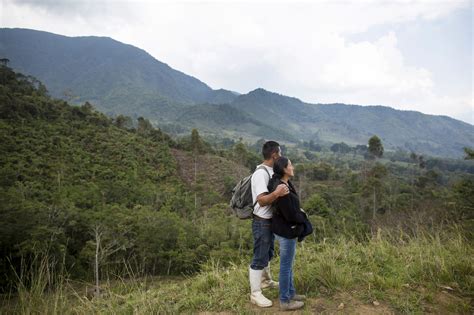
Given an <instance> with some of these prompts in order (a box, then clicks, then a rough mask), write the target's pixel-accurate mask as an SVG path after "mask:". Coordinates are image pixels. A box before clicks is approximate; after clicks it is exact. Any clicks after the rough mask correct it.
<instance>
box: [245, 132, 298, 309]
mask: <svg viewBox="0 0 474 315" xmlns="http://www.w3.org/2000/svg"><path fill="white" fill-rule="evenodd" d="M262 155H263V159H264V161H263V163H262V164H260V165H258V166H257V170H256V171H255V172H254V173H253V175H252V179H251V186H252V199H253V203H254V204H255V207H254V211H253V221H252V234H253V241H254V244H253V245H254V247H253V259H252V263H251V265H250V268H249V281H250V291H251V293H250V301H251V302H252V303H253V304H256V305H258V306H260V307H270V306H272V301H270V300H269V299H267V298H266V297H265V296H264V295H263V294H262V279H264V282H263V284H265V285H266V286H270V287H273V288H278V282H275V281H273V280H272V279H271V275H270V265H269V262H270V260H271V259H272V257H273V252H274V240H275V237H274V235H273V233H272V231H271V225H272V224H271V218H272V209H271V204H272V203H273V201H275V200H276V199H277V198H278V197H280V196H284V195H286V194H288V193H289V190H288V187H287V186H286V185H283V184H281V185H279V186H278V187H277V188H276V189H275V191H273V192H272V193H268V182H269V180H270V178H271V176H272V175H273V163H274V161H275V160H276V159H278V158H279V157H280V156H281V149H280V145H279V144H278V143H277V142H275V141H267V142H265V144H264V145H263V147H262Z"/></svg>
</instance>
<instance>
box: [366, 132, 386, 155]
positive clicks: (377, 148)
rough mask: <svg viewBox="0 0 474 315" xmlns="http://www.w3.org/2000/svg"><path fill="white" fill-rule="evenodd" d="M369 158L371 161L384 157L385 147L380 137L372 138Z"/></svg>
mask: <svg viewBox="0 0 474 315" xmlns="http://www.w3.org/2000/svg"><path fill="white" fill-rule="evenodd" d="M368 152H369V158H370V159H376V158H381V157H382V155H383V145H382V141H381V140H380V138H379V137H377V136H375V135H374V136H372V137H371V138H370V139H369V149H368Z"/></svg>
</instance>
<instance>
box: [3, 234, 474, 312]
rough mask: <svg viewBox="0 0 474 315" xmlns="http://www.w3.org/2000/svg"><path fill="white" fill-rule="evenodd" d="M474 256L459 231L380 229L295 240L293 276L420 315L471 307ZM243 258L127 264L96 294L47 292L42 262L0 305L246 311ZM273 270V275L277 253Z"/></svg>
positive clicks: (302, 288) (64, 285) (318, 290)
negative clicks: (172, 273)
mask: <svg viewBox="0 0 474 315" xmlns="http://www.w3.org/2000/svg"><path fill="white" fill-rule="evenodd" d="M473 257H474V248H473V245H472V244H471V243H470V242H469V241H468V240H467V239H466V238H465V237H464V236H463V234H462V232H461V231H459V230H457V229H450V230H449V231H448V230H446V229H444V230H439V231H429V232H428V231H425V230H422V229H421V228H420V230H419V231H417V233H416V235H408V234H406V233H404V232H403V231H402V230H398V231H397V230H391V231H388V230H380V229H379V230H378V232H377V233H375V234H374V235H370V236H367V238H366V240H364V241H358V240H355V239H348V238H344V237H341V238H336V239H331V240H325V241H323V242H320V243H315V242H312V241H309V240H308V241H306V242H304V243H300V244H299V245H298V249H297V258H296V263H295V282H296V287H297V290H298V291H299V292H300V293H305V294H307V295H308V296H309V297H310V298H316V297H318V298H320V297H324V298H326V299H331V298H332V297H334V296H336V295H337V294H339V293H349V294H350V295H351V296H353V297H355V298H356V299H358V300H360V301H362V302H365V303H372V302H373V301H375V300H377V301H382V302H383V303H385V304H386V305H388V307H389V308H390V309H392V310H393V311H396V312H400V313H422V312H425V311H427V310H428V309H429V307H432V308H434V309H442V310H448V311H449V312H451V313H461V314H462V313H471V312H472V311H473V309H472V305H470V304H469V303H470V302H469V301H470V299H471V301H472V297H473V293H474V266H473ZM248 259H250V257H249V258H248ZM248 259H245V260H242V261H238V262H235V264H233V265H231V266H230V267H229V266H228V265H226V266H227V267H223V266H222V265H221V264H220V263H219V261H216V260H212V261H209V262H207V263H206V264H205V265H203V267H202V271H201V272H200V273H199V274H197V275H195V276H192V277H183V278H179V279H176V278H156V277H155V278H143V277H141V278H138V277H137V276H135V275H134V274H133V272H132V271H131V269H130V268H129V269H127V270H129V272H128V274H126V275H124V277H123V278H119V279H117V280H115V281H112V282H109V283H107V284H106V285H104V286H103V288H102V289H103V293H102V295H101V296H100V297H94V298H88V297H87V296H85V295H84V294H83V293H79V292H81V290H78V289H77V288H76V289H74V288H73V287H72V286H71V285H68V283H69V282H70V281H68V279H62V281H56V282H55V283H56V287H55V290H52V291H48V290H47V285H48V284H50V283H51V280H50V277H51V274H50V273H51V270H48V268H49V267H48V263H47V260H44V262H42V261H43V260H41V261H39V262H40V263H39V264H37V265H36V266H37V269H36V270H29V272H30V273H31V275H30V276H29V277H30V278H31V279H32V281H30V282H28V285H26V284H24V283H23V282H24V281H23V282H22V276H21V275H20V276H19V278H18V281H19V284H20V285H19V286H18V292H17V293H16V294H15V295H13V296H10V298H9V300H8V301H4V305H3V306H2V308H1V309H0V311H2V312H7V311H12V312H18V313H25V314H26V313H48V314H59V313H61V314H65V313H76V314H84V313H87V314H98V313H101V314H117V313H118V314H143V313H178V312H180V313H181V312H199V311H231V312H239V313H240V312H243V313H246V312H251V310H252V309H251V307H250V306H249V303H248V294H249V287H248V261H247V260H248ZM272 268H273V273H274V277H277V275H278V271H279V270H278V257H277V258H276V260H275V261H274V262H272ZM443 288H449V290H450V294H451V295H453V296H455V297H456V299H455V300H454V299H453V300H449V301H448V302H446V301H439V299H438V295H439V294H440V292H442V291H443V290H444V289H443ZM265 294H266V295H267V296H268V297H269V298H271V299H273V300H274V301H275V302H276V301H277V300H278V292H277V291H275V290H273V291H266V293H265ZM441 303H444V304H443V305H441ZM446 303H448V305H446ZM308 311H310V310H308Z"/></svg>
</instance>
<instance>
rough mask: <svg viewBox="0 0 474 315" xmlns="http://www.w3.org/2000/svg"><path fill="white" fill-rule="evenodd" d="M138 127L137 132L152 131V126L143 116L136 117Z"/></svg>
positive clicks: (146, 132)
mask: <svg viewBox="0 0 474 315" xmlns="http://www.w3.org/2000/svg"><path fill="white" fill-rule="evenodd" d="M137 121H138V127H137V132H138V133H139V134H143V135H148V134H150V133H151V132H152V130H153V126H152V125H151V123H150V121H149V120H148V119H146V118H143V117H138V119H137Z"/></svg>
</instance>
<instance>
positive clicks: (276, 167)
mask: <svg viewBox="0 0 474 315" xmlns="http://www.w3.org/2000/svg"><path fill="white" fill-rule="evenodd" d="M288 161H289V160H288V158H287V157H285V156H281V157H279V158H278V159H277V160H276V161H275V162H273V176H272V178H271V179H270V182H269V183H268V190H269V191H270V192H272V191H274V190H275V188H276V187H277V186H278V183H279V182H280V180H281V179H282V178H283V175H285V168H287V167H288Z"/></svg>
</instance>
